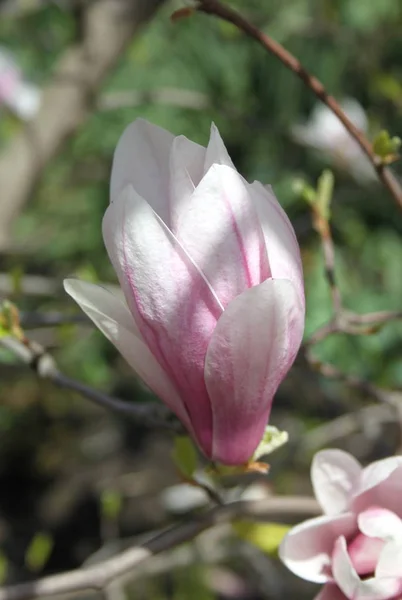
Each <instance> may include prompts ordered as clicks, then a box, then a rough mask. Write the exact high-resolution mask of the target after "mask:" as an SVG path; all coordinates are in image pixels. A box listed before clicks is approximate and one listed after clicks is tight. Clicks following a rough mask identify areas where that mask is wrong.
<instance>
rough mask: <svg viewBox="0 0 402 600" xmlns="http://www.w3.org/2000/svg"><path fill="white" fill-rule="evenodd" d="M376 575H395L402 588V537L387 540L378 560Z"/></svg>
mask: <svg viewBox="0 0 402 600" xmlns="http://www.w3.org/2000/svg"><path fill="white" fill-rule="evenodd" d="M375 574H376V577H397V578H399V579H400V580H401V589H402V539H401V538H400V539H399V540H395V541H393V542H389V543H388V544H386V545H385V547H384V548H383V550H382V552H381V554H380V558H379V560H378V564H377V569H376V573H375Z"/></svg>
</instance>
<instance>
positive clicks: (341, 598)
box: [314, 583, 348, 600]
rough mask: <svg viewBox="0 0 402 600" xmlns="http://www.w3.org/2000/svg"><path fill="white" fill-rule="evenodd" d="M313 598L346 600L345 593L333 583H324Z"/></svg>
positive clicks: (317, 599)
mask: <svg viewBox="0 0 402 600" xmlns="http://www.w3.org/2000/svg"><path fill="white" fill-rule="evenodd" d="M314 600H348V599H347V598H346V596H345V594H344V593H343V592H342V591H341V590H340V589H339V588H338V586H337V585H335V584H333V583H327V584H326V585H324V587H323V588H322V590H321V591H320V593H319V594H318V596H316V597H315V598H314Z"/></svg>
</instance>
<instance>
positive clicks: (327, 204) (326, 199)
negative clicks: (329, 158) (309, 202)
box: [316, 169, 335, 221]
mask: <svg viewBox="0 0 402 600" xmlns="http://www.w3.org/2000/svg"><path fill="white" fill-rule="evenodd" d="M334 181H335V178H334V174H333V173H332V171H330V170H329V169H325V170H324V171H323V172H322V173H321V175H320V177H319V178H318V181H317V194H316V202H317V205H318V211H319V213H320V215H321V216H322V218H323V219H324V220H325V221H329V219H330V217H331V202H332V195H333V192H334Z"/></svg>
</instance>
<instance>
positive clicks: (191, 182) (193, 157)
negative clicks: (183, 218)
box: [169, 135, 205, 229]
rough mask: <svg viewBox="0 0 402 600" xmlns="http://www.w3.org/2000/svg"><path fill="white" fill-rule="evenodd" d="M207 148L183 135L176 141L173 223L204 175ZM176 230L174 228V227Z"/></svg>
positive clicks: (172, 175) (172, 177) (173, 150)
mask: <svg viewBox="0 0 402 600" xmlns="http://www.w3.org/2000/svg"><path fill="white" fill-rule="evenodd" d="M204 160H205V148H204V147H203V146H200V145H199V144H196V143H194V142H191V141H190V140H188V139H187V138H186V137H184V136H183V135H181V136H179V137H177V138H175V139H174V141H173V144H172V148H171V152H170V165H169V168H170V188H169V189H170V207H171V208H170V210H171V223H174V221H175V216H174V215H175V214H177V213H180V210H181V209H182V208H183V209H184V208H185V206H186V203H187V202H188V200H189V198H190V197H191V195H192V193H193V192H194V190H195V188H196V187H197V185H198V184H199V183H200V181H201V179H202V177H203V175H204ZM173 229H174V226H173Z"/></svg>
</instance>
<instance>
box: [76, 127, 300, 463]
mask: <svg viewBox="0 0 402 600" xmlns="http://www.w3.org/2000/svg"><path fill="white" fill-rule="evenodd" d="M110 195H111V203H110V205H109V207H108V209H107V211H106V214H105V216H104V220H103V237H104V241H105V245H106V248H107V251H108V254H109V257H110V260H111V262H112V264H113V267H114V269H115V271H116V274H117V277H118V279H119V282H120V286H121V288H122V291H123V293H124V298H125V302H124V303H123V302H122V301H121V300H120V299H119V298H117V297H115V296H114V295H112V294H111V293H110V291H108V290H107V289H105V288H103V287H99V286H96V285H93V284H91V283H87V282H83V281H78V280H73V279H69V280H67V281H66V283H65V288H66V290H67V292H68V293H69V294H70V295H71V296H72V297H73V298H74V299H75V300H76V301H77V302H78V304H79V305H80V306H81V308H82V309H83V310H84V311H85V312H86V313H87V315H89V317H90V318H91V319H92V320H93V321H94V323H95V324H96V325H97V326H98V327H99V328H100V329H101V330H102V331H103V333H104V334H105V335H106V336H107V337H108V338H109V339H110V340H111V341H112V342H113V343H114V344H115V346H116V347H117V349H118V350H119V351H120V352H121V354H122V355H123V356H124V357H125V358H126V360H127V361H128V363H129V364H130V365H131V366H132V367H133V369H134V370H135V371H136V372H137V374H138V375H139V376H140V377H141V378H142V379H143V381H144V382H145V383H146V384H147V385H148V386H149V388H151V390H152V391H153V392H155V394H156V395H157V396H159V397H160V398H161V399H162V400H163V401H164V402H165V403H166V404H167V405H168V406H169V407H170V408H171V410H172V411H174V412H175V413H176V415H177V416H178V417H179V419H180V420H181V421H182V423H183V424H184V425H185V427H186V428H187V429H188V431H189V433H190V434H191V435H192V436H193V438H194V439H195V440H196V442H197V443H198V445H199V447H200V448H201V449H202V451H203V452H204V453H205V455H206V456H207V457H209V458H211V459H213V460H215V461H219V462H221V463H224V464H228V465H239V464H243V463H245V462H247V461H248V460H249V459H250V458H251V457H252V455H253V452H254V450H255V449H256V447H257V445H258V444H259V442H260V440H261V438H262V436H263V433H264V428H265V426H266V424H267V421H268V417H269V414H270V409H271V404H272V399H273V396H274V394H275V392H276V389H277V387H278V385H279V384H280V382H281V381H282V379H283V378H284V377H285V375H286V373H287V371H288V370H289V368H290V366H291V365H292V363H293V361H294V358H295V356H296V353H297V351H298V349H299V346H300V343H301V339H302V335H303V328H304V290H303V276H302V265H301V260H300V251H299V246H298V243H297V240H296V237H295V233H294V230H293V227H292V225H291V224H290V221H289V219H288V217H287V216H286V214H285V212H284V211H283V209H282V208H281V206H280V204H279V203H278V201H277V199H276V198H275V196H274V194H273V192H272V191H271V189H268V188H266V187H264V186H263V185H262V184H260V183H258V182H254V183H252V184H249V183H247V181H245V180H244V179H243V178H242V177H241V176H240V175H239V173H238V172H237V171H236V169H235V167H234V166H233V163H232V161H231V159H230V157H229V155H228V153H227V151H226V148H225V146H224V144H223V142H222V139H221V138H220V136H219V132H218V130H217V129H216V127H215V126H212V129H211V136H210V140H209V143H208V146H207V148H204V147H203V146H200V145H198V144H196V143H194V142H192V141H190V140H188V139H187V138H185V137H183V136H179V137H174V136H173V135H172V134H171V133H169V132H167V131H165V130H164V129H161V128H159V127H156V126H155V125H151V124H150V123H147V122H146V121H143V120H141V119H139V120H137V121H135V122H134V123H132V124H131V125H130V126H129V127H128V128H127V129H126V130H125V132H124V133H123V135H122V137H121V139H120V141H119V143H118V146H117V148H116V151H115V155H114V162H113V168H112V176H111V192H110Z"/></svg>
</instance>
